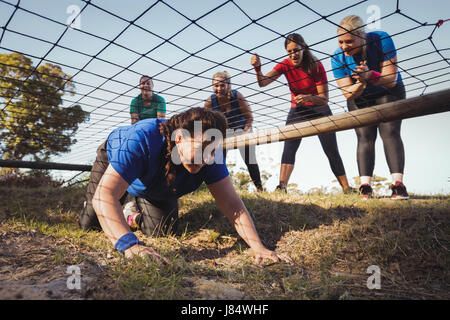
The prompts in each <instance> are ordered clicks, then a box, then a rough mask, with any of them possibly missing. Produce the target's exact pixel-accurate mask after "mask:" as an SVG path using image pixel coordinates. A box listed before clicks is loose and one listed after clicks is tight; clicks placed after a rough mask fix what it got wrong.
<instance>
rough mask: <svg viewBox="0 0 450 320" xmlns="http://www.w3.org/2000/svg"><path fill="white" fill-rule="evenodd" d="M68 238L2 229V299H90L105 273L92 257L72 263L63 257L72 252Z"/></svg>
mask: <svg viewBox="0 0 450 320" xmlns="http://www.w3.org/2000/svg"><path fill="white" fill-rule="evenodd" d="M63 242H64V240H57V239H55V238H54V237H52V236H45V235H42V234H41V233H39V232H37V231H35V230H31V231H6V232H5V231H3V232H2V231H0V300H5V299H26V300H34V299H39V300H42V299H72V300H73V299H89V298H90V297H92V296H93V294H94V292H95V291H96V290H97V289H99V288H100V287H101V282H102V280H101V279H99V278H98V275H101V274H104V272H101V270H99V269H101V268H100V267H99V266H97V265H96V264H93V263H91V262H90V261H88V260H86V259H85V260H82V261H81V259H78V260H80V261H79V263H77V264H73V265H68V264H67V263H66V260H67V257H65V258H64V262H62V261H60V260H61V256H62V252H64V253H65V255H66V256H69V257H71V258H72V261H73V262H76V261H77V257H78V258H79V254H80V253H79V252H78V251H77V250H76V249H74V250H73V252H70V248H68V247H67V244H65V243H63Z"/></svg>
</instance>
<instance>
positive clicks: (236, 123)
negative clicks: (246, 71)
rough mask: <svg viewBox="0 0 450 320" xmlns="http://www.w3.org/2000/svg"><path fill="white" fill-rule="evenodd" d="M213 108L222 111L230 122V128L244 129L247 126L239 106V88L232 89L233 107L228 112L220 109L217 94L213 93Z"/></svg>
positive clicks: (231, 100)
mask: <svg viewBox="0 0 450 320" xmlns="http://www.w3.org/2000/svg"><path fill="white" fill-rule="evenodd" d="M211 103H212V109H213V110H214V111H218V112H222V113H223V115H224V116H225V118H226V119H227V122H228V128H229V129H244V127H245V122H246V120H245V117H244V115H243V114H242V112H241V108H240V107H239V101H238V99H237V90H232V91H231V97H230V104H231V108H230V111H228V112H223V111H222V110H220V106H219V102H218V100H217V96H216V95H215V94H214V93H213V94H212V95H211Z"/></svg>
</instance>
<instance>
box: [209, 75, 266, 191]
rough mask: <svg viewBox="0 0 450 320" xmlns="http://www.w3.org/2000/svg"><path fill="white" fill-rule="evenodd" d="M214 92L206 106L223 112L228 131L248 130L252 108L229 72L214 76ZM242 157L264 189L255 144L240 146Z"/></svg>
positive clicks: (261, 188) (255, 182)
mask: <svg viewBox="0 0 450 320" xmlns="http://www.w3.org/2000/svg"><path fill="white" fill-rule="evenodd" d="M212 84H213V92H214V93H213V94H212V95H211V96H210V97H208V99H207V100H206V101H205V108H206V109H209V110H213V111H217V112H221V113H223V115H224V116H225V118H226V119H227V122H228V130H227V131H228V132H230V130H235V132H234V133H237V134H239V133H242V132H248V131H249V130H251V127H252V123H253V116H252V110H251V109H250V106H249V105H248V103H247V100H246V99H245V97H244V96H243V95H242V93H240V92H239V91H237V90H233V89H232V88H231V80H230V75H229V73H228V72H226V71H223V72H217V73H216V74H214V76H213V78H212ZM239 151H240V153H241V156H242V158H243V159H244V162H245V164H246V166H247V168H248V172H249V174H250V178H251V179H252V181H253V183H254V184H255V187H256V190H257V191H263V190H264V188H263V186H262V182H261V175H260V172H259V166H258V163H257V161H256V153H255V146H247V147H244V148H239Z"/></svg>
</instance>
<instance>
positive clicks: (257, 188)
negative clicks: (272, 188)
mask: <svg viewBox="0 0 450 320" xmlns="http://www.w3.org/2000/svg"><path fill="white" fill-rule="evenodd" d="M255 187H256V191H257V192H265V191H266V189H264V187H263V186H262V184H261V183H255Z"/></svg>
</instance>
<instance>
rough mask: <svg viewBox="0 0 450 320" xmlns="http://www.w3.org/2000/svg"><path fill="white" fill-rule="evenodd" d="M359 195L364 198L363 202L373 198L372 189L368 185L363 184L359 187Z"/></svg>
mask: <svg viewBox="0 0 450 320" xmlns="http://www.w3.org/2000/svg"><path fill="white" fill-rule="evenodd" d="M359 194H360V195H361V196H362V199H363V200H367V199H370V198H372V187H371V186H370V185H368V184H362V185H361V186H360V187H359Z"/></svg>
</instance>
